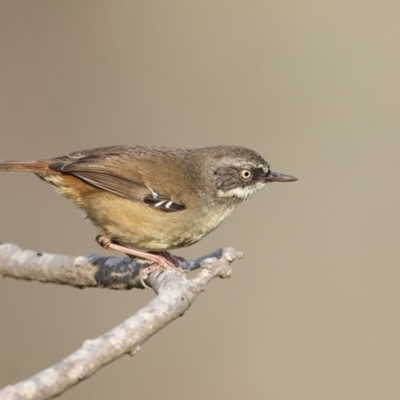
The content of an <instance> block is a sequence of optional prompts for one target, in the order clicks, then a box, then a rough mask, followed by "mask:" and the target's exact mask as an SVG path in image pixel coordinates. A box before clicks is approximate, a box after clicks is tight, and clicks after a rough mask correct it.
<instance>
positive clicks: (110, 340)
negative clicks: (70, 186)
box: [0, 244, 242, 400]
mask: <svg viewBox="0 0 400 400" xmlns="http://www.w3.org/2000/svg"><path fill="white" fill-rule="evenodd" d="M12 251H15V253H14V255H13V254H12ZM215 254H217V257H215V256H214V257H211V258H210V257H202V258H200V259H198V260H196V261H192V262H188V263H185V264H186V267H187V268H186V269H188V270H192V269H195V268H198V267H199V266H200V265H201V267H202V269H201V270H200V272H199V274H198V275H197V276H196V277H195V278H193V279H187V278H186V277H181V276H178V275H177V274H176V273H175V272H174V271H170V270H164V269H159V270H157V271H154V272H153V273H151V274H150V275H149V277H148V279H146V284H148V285H149V286H151V287H152V288H153V289H154V290H155V292H156V293H157V294H158V295H157V296H156V297H155V298H154V299H153V300H152V301H150V303H148V304H147V305H146V306H144V307H143V308H142V309H140V310H139V311H138V312H137V313H136V314H134V315H133V316H132V317H130V318H128V319H127V320H126V321H124V322H123V323H121V324H120V325H118V326H117V327H115V328H114V329H112V330H111V331H109V332H107V333H105V334H103V335H101V336H100V337H98V338H96V339H93V340H86V341H85V342H84V343H83V345H82V347H81V348H79V349H78V350H77V351H75V352H74V353H72V354H71V355H70V356H68V357H66V358H65V359H63V360H62V361H60V362H59V363H58V364H56V365H54V366H52V367H50V368H48V369H46V370H44V371H41V372H39V373H38V374H36V375H34V376H32V377H31V378H29V379H27V380H25V381H22V382H19V383H16V384H15V385H10V386H7V387H5V388H4V389H3V390H0V399H1V400H2V399H7V400H12V399H50V398H53V397H54V396H57V395H59V394H61V393H63V392H64V391H66V390H67V389H69V388H70V387H72V386H74V385H76V384H77V383H79V382H80V381H82V380H84V379H86V378H88V377H89V376H90V375H92V374H93V373H95V372H96V371H97V370H99V369H100V368H102V367H103V366H105V365H107V364H108V363H110V362H112V361H114V360H116V359H118V358H120V357H122V356H123V355H125V354H130V355H132V356H133V355H135V354H136V353H137V352H138V351H139V350H140V346H141V345H142V343H144V342H145V341H146V340H147V339H149V338H150V337H151V336H152V335H154V334H155V333H156V332H158V331H159V330H161V329H162V328H164V327H165V326H166V325H168V324H169V323H170V322H172V321H173V320H174V319H176V318H177V317H179V316H182V315H183V314H184V313H185V312H186V310H188V309H189V307H190V306H191V304H192V303H193V301H194V300H195V299H196V297H197V296H198V295H199V294H200V293H201V292H203V291H204V290H205V288H206V286H207V284H208V283H209V282H210V281H211V280H212V279H213V278H216V277H220V278H227V277H229V276H230V275H231V272H232V271H231V267H230V263H231V262H232V261H234V260H235V259H236V258H240V257H242V254H241V253H239V252H237V251H236V250H234V249H233V248H227V249H224V250H222V251H221V250H220V251H218V252H216V253H215ZM218 255H219V257H218ZM128 261H129V262H128ZM128 261H127V260H126V258H117V259H116V258H106V257H97V256H86V257H77V258H74V257H68V256H60V255H50V254H42V253H35V252H32V251H22V250H20V249H19V248H18V247H17V246H15V245H10V244H2V245H0V275H3V276H12V277H15V278H19V279H32V280H39V281H42V282H54V283H61V284H68V285H71V286H76V287H89V286H92V287H93V286H98V287H108V288H112V289H130V288H132V287H142V285H141V284H140V281H139V280H138V278H137V273H138V266H137V264H136V265H133V266H132V260H130V259H128ZM69 262H70V263H71V264H69ZM31 263H32V264H31ZM52 263H54V264H55V267H54V268H53V267H52V266H51V264H52ZM27 264H28V265H27ZM40 269H42V272H40ZM52 269H54V270H55V271H51V270H52ZM107 269H109V276H108V278H107V276H106V275H107V273H106V270H107ZM26 270H29V271H31V272H32V274H31V276H30V277H29V273H28V272H27V271H26ZM79 270H80V271H79ZM63 274H65V275H64V276H63Z"/></svg>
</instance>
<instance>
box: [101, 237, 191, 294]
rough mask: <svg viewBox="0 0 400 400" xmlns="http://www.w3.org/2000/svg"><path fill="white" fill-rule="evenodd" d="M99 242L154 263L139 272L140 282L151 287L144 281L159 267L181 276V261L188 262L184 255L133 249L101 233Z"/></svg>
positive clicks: (182, 272)
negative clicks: (178, 255)
mask: <svg viewBox="0 0 400 400" xmlns="http://www.w3.org/2000/svg"><path fill="white" fill-rule="evenodd" d="M96 241H97V243H99V244H100V246H102V247H104V248H105V249H109V250H115V251H120V252H122V253H125V254H128V255H130V256H134V257H140V258H143V259H145V260H149V261H151V262H152V263H151V264H150V265H149V266H148V267H145V268H142V269H141V270H140V272H139V280H140V283H141V284H142V285H143V286H144V287H147V288H149V286H148V285H147V284H146V283H145V282H144V281H145V280H146V279H147V278H148V277H149V275H150V274H151V273H152V272H154V271H156V270H157V269H159V268H164V269H166V270H170V271H174V272H176V273H177V274H178V275H179V276H184V274H185V273H184V271H183V270H182V268H181V267H180V265H179V263H180V262H186V260H185V259H184V258H182V257H177V256H174V255H172V254H171V253H169V252H168V251H162V252H159V253H147V252H145V251H140V250H136V249H132V248H130V247H126V246H122V245H119V244H117V243H113V242H112V241H111V240H110V239H109V238H108V237H107V236H106V235H103V234H102V233H99V234H98V235H97V237H96Z"/></svg>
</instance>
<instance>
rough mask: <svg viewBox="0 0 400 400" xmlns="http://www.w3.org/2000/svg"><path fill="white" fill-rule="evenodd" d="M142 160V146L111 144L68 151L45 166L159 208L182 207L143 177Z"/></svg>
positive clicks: (143, 160) (143, 158)
mask: <svg viewBox="0 0 400 400" xmlns="http://www.w3.org/2000/svg"><path fill="white" fill-rule="evenodd" d="M146 160H148V152H147V150H146V148H140V147H126V146H115V147H103V148H100V149H91V150H84V151H81V152H76V153H70V154H68V155H66V156H62V157H58V158H55V159H52V160H50V164H49V168H50V169H53V170H55V171H59V172H62V173H66V174H70V175H73V176H76V177H78V178H80V179H82V180H83V181H85V182H87V183H88V184H90V185H93V186H95V187H97V188H99V189H102V190H105V191H107V192H110V193H113V194H115V195H117V196H120V197H123V198H125V199H128V200H131V201H135V202H139V203H142V204H145V205H148V206H150V207H155V208H157V209H159V210H161V211H165V212H173V211H182V210H184V209H185V208H186V207H185V205H184V204H180V203H179V201H178V202H177V201H174V200H172V199H171V196H170V195H169V194H168V193H163V191H160V192H159V191H158V190H157V189H158V188H157V187H152V186H150V185H149V184H148V183H147V182H146V181H145V174H143V172H142V171H141V169H142V165H143V164H144V163H146ZM163 187H164V188H165V185H163ZM164 192H165V189H164Z"/></svg>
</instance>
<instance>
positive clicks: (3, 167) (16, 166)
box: [0, 160, 48, 174]
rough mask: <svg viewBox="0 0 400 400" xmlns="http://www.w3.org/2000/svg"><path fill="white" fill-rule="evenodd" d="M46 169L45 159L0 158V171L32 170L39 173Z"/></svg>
mask: <svg viewBox="0 0 400 400" xmlns="http://www.w3.org/2000/svg"><path fill="white" fill-rule="evenodd" d="M46 171H48V164H47V163H46V162H45V161H13V160H0V172H33V173H36V174H40V173H43V172H46Z"/></svg>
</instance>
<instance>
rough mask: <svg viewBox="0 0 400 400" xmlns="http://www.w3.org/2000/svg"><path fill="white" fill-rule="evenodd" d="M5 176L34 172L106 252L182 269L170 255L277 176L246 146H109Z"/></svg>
mask: <svg viewBox="0 0 400 400" xmlns="http://www.w3.org/2000/svg"><path fill="white" fill-rule="evenodd" d="M0 172H30V173H34V174H35V175H37V176H38V177H39V178H41V179H43V180H44V181H46V182H49V183H50V184H52V185H53V186H54V187H55V188H56V190H57V191H58V192H60V193H61V194H63V195H64V196H66V197H67V198H68V199H70V200H72V202H73V203H75V204H76V205H77V206H78V207H79V208H80V209H82V210H83V211H84V213H85V214H86V216H87V218H88V219H89V220H91V221H92V222H93V224H94V225H95V226H97V227H98V228H99V230H100V231H99V234H98V235H97V237H96V241H97V242H98V243H99V244H100V245H101V246H102V247H104V248H106V249H110V250H116V251H120V252H123V253H125V254H127V255H130V256H133V257H139V258H142V259H145V260H148V261H150V262H151V263H153V264H154V265H156V266H164V267H166V268H168V267H171V268H172V267H176V266H177V259H176V258H174V256H172V255H170V254H169V252H168V251H169V250H173V249H178V248H183V247H187V246H190V245H193V244H194V243H197V242H198V241H200V240H201V239H202V238H204V237H205V236H207V235H208V234H209V233H210V232H212V231H213V230H214V229H216V228H217V227H218V226H219V225H220V224H221V223H222V222H223V221H224V220H225V219H226V218H227V217H228V216H229V215H230V214H231V213H232V211H233V210H234V209H235V208H236V207H237V206H238V205H240V204H241V203H243V202H245V201H247V200H249V199H250V198H251V197H253V196H254V195H255V194H256V193H257V192H258V191H259V190H260V189H261V188H262V187H264V186H265V185H266V184H268V183H271V182H292V181H296V180H297V178H295V177H293V176H290V175H285V174H281V173H277V172H272V171H271V169H270V166H269V164H268V162H267V161H265V160H264V158H263V157H261V156H260V155H259V154H258V153H257V152H255V151H253V150H250V149H248V148H245V147H241V146H228V145H220V146H212V147H204V148H194V149H183V148H173V147H158V146H132V147H131V146H108V147H101V148H94V149H88V150H83V151H77V152H72V153H69V154H67V155H64V156H61V157H55V158H50V159H38V160H32V161H14V160H0Z"/></svg>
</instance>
